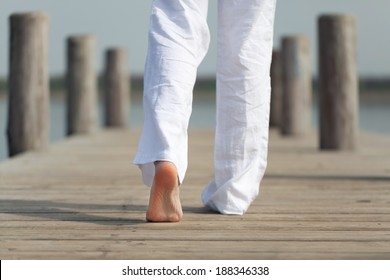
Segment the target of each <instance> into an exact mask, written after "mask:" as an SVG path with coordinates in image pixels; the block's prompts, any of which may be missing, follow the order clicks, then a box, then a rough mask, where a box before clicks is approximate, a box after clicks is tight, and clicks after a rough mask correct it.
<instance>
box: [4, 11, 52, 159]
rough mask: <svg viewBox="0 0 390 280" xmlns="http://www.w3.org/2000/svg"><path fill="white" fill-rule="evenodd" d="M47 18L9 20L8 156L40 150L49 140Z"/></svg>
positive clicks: (26, 16)
mask: <svg viewBox="0 0 390 280" xmlns="http://www.w3.org/2000/svg"><path fill="white" fill-rule="evenodd" d="M48 22H49V19H48V16H47V15H46V14H45V13H41V12H34V13H20V14H13V15H11V16H10V19H9V23H10V49H9V52H10V63H9V110H8V127H7V136H8V147H9V155H10V156H14V155H16V154H19V153H22V152H26V151H29V150H35V149H43V148H46V147H47V146H48V143H49V139H48V135H49V82H48V61H47V52H48Z"/></svg>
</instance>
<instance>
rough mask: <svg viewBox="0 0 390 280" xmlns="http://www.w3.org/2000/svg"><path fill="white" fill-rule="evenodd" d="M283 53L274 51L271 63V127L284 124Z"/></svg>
mask: <svg viewBox="0 0 390 280" xmlns="http://www.w3.org/2000/svg"><path fill="white" fill-rule="evenodd" d="M282 77H283V76H282V54H281V52H280V51H278V50H274V51H273V52H272V64H271V113H270V120H269V124H270V126H271V127H280V126H281V124H282V94H283V79H282Z"/></svg>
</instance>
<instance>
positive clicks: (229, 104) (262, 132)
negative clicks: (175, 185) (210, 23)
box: [202, 0, 276, 214]
mask: <svg viewBox="0 0 390 280" xmlns="http://www.w3.org/2000/svg"><path fill="white" fill-rule="evenodd" d="M275 2H276V1H275V0H251V1H247V0H235V1H224V0H222V1H221V0H220V1H219V2H218V5H219V7H218V16H219V19H218V62H217V125H216V135H215V162H214V164H215V179H214V181H212V182H211V183H210V184H209V185H208V186H207V187H206V188H205V190H204V191H203V193H202V200H203V203H204V204H205V205H206V206H209V207H210V208H212V209H213V210H216V211H219V212H220V213H224V214H243V213H244V212H245V211H246V210H247V208H248V207H249V205H250V204H251V202H252V201H253V200H254V199H255V198H256V196H257V195H258V192H259V184H260V181H261V179H262V177H263V175H264V172H265V168H266V162H267V149H268V121H269V106H270V104H269V103H270V78H269V71H270V64H271V54H272V43H273V20H274V12H275V4H276V3H275Z"/></svg>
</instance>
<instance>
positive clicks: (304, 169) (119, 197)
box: [0, 129, 390, 259]
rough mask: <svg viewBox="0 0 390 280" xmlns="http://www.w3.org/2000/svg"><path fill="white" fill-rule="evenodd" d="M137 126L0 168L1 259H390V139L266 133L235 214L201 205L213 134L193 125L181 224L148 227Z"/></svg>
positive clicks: (25, 157)
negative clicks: (246, 200) (254, 179)
mask: <svg viewBox="0 0 390 280" xmlns="http://www.w3.org/2000/svg"><path fill="white" fill-rule="evenodd" d="M139 134H140V131H139V130H135V129H131V130H116V129H110V130H104V131H100V132H98V133H95V134H91V135H89V136H75V137H71V138H69V139H67V140H66V141H63V142H62V143H58V144H56V145H54V146H52V147H50V149H49V151H47V152H36V151H35V152H29V153H26V154H23V155H20V156H17V157H15V158H13V159H11V160H7V161H4V162H1V163H0V258H1V259H389V258H390V151H389V149H388V148H387V147H388V145H389V143H390V139H389V138H388V137H384V136H378V135H369V134H362V135H361V136H360V142H361V148H360V149H359V150H358V151H356V152H354V153H351V152H342V153H340V152H323V151H322V152H320V151H318V150H317V137H316V134H315V133H311V134H309V135H308V136H307V137H306V138H284V137H281V136H279V133H278V132H277V131H275V130H271V134H270V149H269V150H270V152H269V166H268V169H267V172H266V177H265V178H264V180H263V182H262V184H261V191H260V196H259V197H258V199H257V200H255V202H254V203H253V205H252V206H251V207H250V208H249V210H248V212H247V213H246V214H245V215H244V216H229V215H219V214H215V213H210V212H208V211H207V209H205V208H203V207H202V205H201V202H200V194H201V191H202V188H203V186H204V185H205V184H207V183H208V181H209V180H210V179H211V178H212V176H213V166H212V162H213V159H212V157H213V152H212V149H213V132H212V131H207V130H191V131H190V137H189V139H190V143H189V147H190V150H189V160H190V161H189V169H188V173H187V176H186V178H185V180H184V182H183V186H182V190H181V197H182V204H183V210H184V219H183V221H182V222H180V223H174V224H168V223H162V224H151V223H146V222H145V211H146V206H147V201H148V189H147V188H146V187H144V186H142V182H141V176H140V173H139V170H138V168H137V167H135V166H133V165H132V164H131V160H132V158H133V156H134V153H135V148H136V145H137V141H138V138H139Z"/></svg>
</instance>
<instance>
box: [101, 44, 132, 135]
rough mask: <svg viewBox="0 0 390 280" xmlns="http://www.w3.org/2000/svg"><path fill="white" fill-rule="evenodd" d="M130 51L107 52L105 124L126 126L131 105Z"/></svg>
mask: <svg viewBox="0 0 390 280" xmlns="http://www.w3.org/2000/svg"><path fill="white" fill-rule="evenodd" d="M127 62H128V52H127V50H124V49H109V50H107V52H106V69H105V73H104V80H105V91H104V95H105V96H104V99H105V104H104V107H105V125H106V126H108V127H126V126H127V119H128V115H129V106H130V89H129V81H130V79H129V78H130V77H129V75H128V70H127V65H128V64H127Z"/></svg>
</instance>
